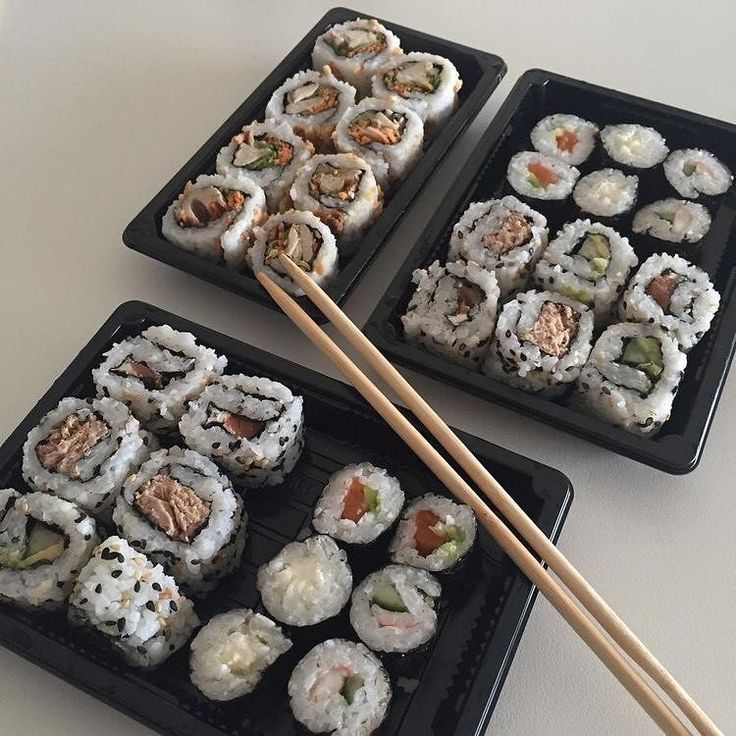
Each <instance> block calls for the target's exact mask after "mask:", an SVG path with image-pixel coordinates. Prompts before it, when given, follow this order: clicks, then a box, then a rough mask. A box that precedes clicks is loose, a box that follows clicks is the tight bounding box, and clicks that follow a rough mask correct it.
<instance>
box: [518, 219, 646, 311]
mask: <svg viewBox="0 0 736 736" xmlns="http://www.w3.org/2000/svg"><path fill="white" fill-rule="evenodd" d="M638 262H639V259H638V258H637V257H636V253H634V249H633V248H632V247H631V244H630V243H629V241H628V238H626V237H624V236H623V235H619V233H617V232H616V231H615V230H613V229H612V228H610V227H606V226H605V225H601V224H600V223H599V222H593V223H591V221H590V220H576V221H575V222H570V223H567V224H566V225H564V226H563V228H562V230H560V232H559V233H558V234H557V237H556V238H555V239H554V240H552V241H551V242H550V244H549V246H548V247H547V249H546V250H545V251H544V253H543V254H542V259H541V260H540V261H539V263H538V264H537V267H536V269H535V271H534V279H533V280H534V283H535V284H536V285H537V286H538V287H539V288H540V289H548V290H549V291H555V292H557V293H558V294H563V295H564V296H567V297H569V298H570V299H575V300H577V301H579V302H582V303H583V304H586V305H587V306H589V307H591V308H592V310H593V314H594V317H595V320H596V322H597V323H599V324H600V323H602V322H605V321H606V320H610V318H611V313H612V311H613V309H614V306H615V304H616V302H617V301H618V298H619V296H620V294H621V292H622V291H623V290H624V286H625V285H626V282H627V281H628V280H629V274H630V273H631V270H632V269H633V268H635V267H636V264H637V263H638Z"/></svg>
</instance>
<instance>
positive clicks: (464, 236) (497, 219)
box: [447, 195, 547, 299]
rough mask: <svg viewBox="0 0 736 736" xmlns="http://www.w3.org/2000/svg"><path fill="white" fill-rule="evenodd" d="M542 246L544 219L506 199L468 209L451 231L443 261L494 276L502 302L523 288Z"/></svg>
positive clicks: (471, 206)
mask: <svg viewBox="0 0 736 736" xmlns="http://www.w3.org/2000/svg"><path fill="white" fill-rule="evenodd" d="M546 246H547V218H546V217H545V216H544V215H542V214H540V213H539V212H536V211H535V210H533V209H532V208H531V207H528V206H527V205H525V204H524V203H523V202H520V201H519V200H518V199H516V197H512V196H511V195H509V196H507V197H504V198H503V199H491V200H489V201H487V202H474V203H473V204H471V205H469V206H468V209H466V210H465V212H464V213H463V216H462V217H461V218H460V220H459V221H458V222H457V223H456V224H455V226H454V227H453V228H452V235H451V236H450V250H449V253H448V254H447V259H448V260H450V261H459V260H463V261H474V262H475V263H477V264H478V265H479V266H482V267H483V268H485V269H486V270H488V271H492V272H494V273H495V274H496V279H497V280H498V287H499V289H500V291H501V298H502V299H504V298H506V297H508V296H513V295H514V294H516V293H517V292H519V291H521V290H522V289H523V288H524V285H525V284H526V279H527V276H528V275H529V272H530V271H531V269H532V268H533V267H534V264H535V263H536V262H537V260H538V259H539V256H540V255H541V253H542V251H543V250H544V249H545V247H546Z"/></svg>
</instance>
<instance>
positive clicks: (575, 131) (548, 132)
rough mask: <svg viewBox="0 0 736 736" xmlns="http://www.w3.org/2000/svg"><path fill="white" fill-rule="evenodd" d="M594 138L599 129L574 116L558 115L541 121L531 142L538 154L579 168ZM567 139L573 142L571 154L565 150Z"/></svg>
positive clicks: (536, 126)
mask: <svg viewBox="0 0 736 736" xmlns="http://www.w3.org/2000/svg"><path fill="white" fill-rule="evenodd" d="M596 135H598V126H597V125H596V124H595V123H591V122H589V121H588V120H584V119H583V118H580V117H578V116H577V115H564V114H561V113H557V114H555V115H547V117H545V118H542V119H541V120H540V121H539V122H538V123H537V124H536V125H535V126H534V128H533V129H532V133H531V139H532V145H533V146H534V148H536V149H537V151H539V152H540V153H543V154H545V155H546V156H552V157H553V158H558V159H559V160H560V161H563V162H564V163H566V164H570V165H571V166H579V165H580V164H582V163H583V162H584V161H585V160H586V159H587V158H588V157H589V156H590V154H591V153H593V149H594V148H595V138H596ZM567 139H570V140H574V145H573V146H572V150H568V148H567V147H566V146H565V143H566V142H567ZM561 145H562V147H560V146H561Z"/></svg>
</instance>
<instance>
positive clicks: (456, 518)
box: [390, 493, 477, 572]
mask: <svg viewBox="0 0 736 736" xmlns="http://www.w3.org/2000/svg"><path fill="white" fill-rule="evenodd" d="M476 526H477V525H476V521H475V514H474V513H473V510H472V509H471V508H470V506H465V505H464V504H459V503H455V502H454V501H451V500H450V499H449V498H445V497H444V496H438V495H436V494H434V493H427V494H426V495H424V496H420V497H419V498H417V499H416V500H415V501H413V502H412V503H411V504H409V506H408V507H407V509H406V511H404V515H403V516H402V517H401V521H400V522H399V528H398V529H397V530H396V535H395V536H394V538H393V540H392V541H391V548H390V552H391V559H392V560H393V561H394V562H396V563H398V564H400V565H411V566H412V567H419V568H421V569H423V570H430V571H431V572H441V571H443V570H449V569H451V568H452V567H454V566H455V565H457V563H458V562H459V561H460V560H461V559H463V557H465V555H467V553H468V552H469V551H470V548H471V547H472V546H473V543H474V542H475V536H476V531H477V530H476Z"/></svg>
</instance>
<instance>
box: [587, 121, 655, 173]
mask: <svg viewBox="0 0 736 736" xmlns="http://www.w3.org/2000/svg"><path fill="white" fill-rule="evenodd" d="M601 142H602V143H603V147H604V148H605V149H606V153H607V154H608V155H609V156H610V157H611V158H612V159H613V160H614V161H617V162H618V163H620V164H623V165H624V166H631V167H632V168H635V169H651V168H652V167H653V166H656V165H657V164H661V163H662V161H664V160H665V158H667V154H668V153H669V148H667V142H666V141H665V139H664V137H663V136H662V135H661V134H660V133H658V132H657V131H656V130H654V128H647V127H645V126H644V125H635V124H633V123H622V124H620V125H607V126H606V127H605V128H603V130H602V131H601Z"/></svg>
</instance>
